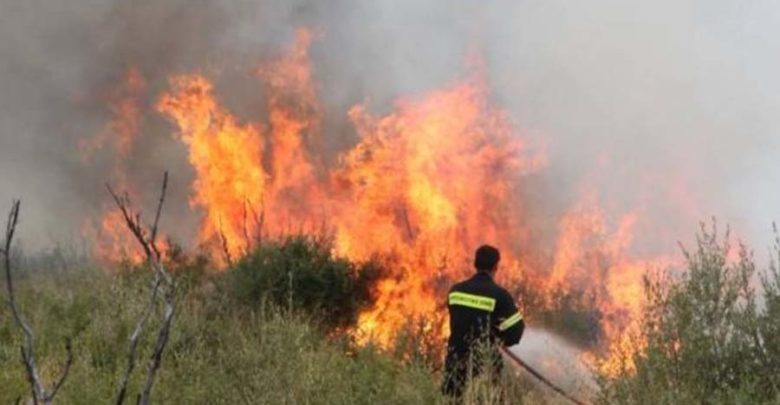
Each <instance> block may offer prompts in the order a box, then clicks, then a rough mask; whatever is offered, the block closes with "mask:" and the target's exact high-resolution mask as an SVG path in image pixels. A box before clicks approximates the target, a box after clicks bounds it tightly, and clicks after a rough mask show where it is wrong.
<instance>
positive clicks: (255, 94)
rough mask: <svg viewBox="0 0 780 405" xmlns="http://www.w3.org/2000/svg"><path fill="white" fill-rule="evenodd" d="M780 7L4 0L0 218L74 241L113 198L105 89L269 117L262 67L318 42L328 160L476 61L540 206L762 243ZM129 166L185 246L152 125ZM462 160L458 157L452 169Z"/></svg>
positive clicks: (191, 220) (168, 164)
mask: <svg viewBox="0 0 780 405" xmlns="http://www.w3.org/2000/svg"><path fill="white" fill-rule="evenodd" d="M779 16H780V5H777V4H776V3H775V2H770V1H754V2H750V3H749V4H748V3H744V2H731V1H723V0H719V1H703V0H700V1H689V2H683V3H680V2H675V1H656V2H624V1H619V0H599V1H591V2H567V1H562V0H552V1H545V2H513V1H503V0H502V1H488V2H473V3H469V2H450V1H419V0H394V1H389V0H388V1H372V2H365V1H357V0H339V1H331V2H319V1H313V0H309V1H302V0H296V1H277V2H271V1H264V2H255V1H248V0H244V1H184V0H168V1H165V2H147V3H143V4H132V5H131V4H129V3H127V2H119V1H109V0H102V1H100V0H77V1H69V2H49V1H43V0H33V1H30V0H25V1H23V0H6V1H4V2H3V3H2V5H0V89H1V90H2V93H0V203H5V202H9V203H10V199H11V198H12V197H16V196H18V197H21V198H22V199H23V200H24V208H23V209H24V211H25V212H24V216H23V218H24V222H25V223H24V224H23V226H22V231H23V233H22V238H23V240H24V242H25V244H26V245H29V246H34V247H43V246H47V245H50V244H51V243H53V242H56V241H67V240H72V238H73V237H74V236H78V235H79V229H80V226H81V224H82V223H83V220H84V218H88V217H90V216H94V215H96V214H97V213H98V212H99V211H100V209H101V207H102V205H103V204H104V203H105V199H106V194H105V191H104V189H103V184H104V183H105V182H106V181H116V180H117V179H116V178H114V176H113V174H112V167H113V166H114V165H115V164H116V159H115V158H114V156H115V155H114V154H113V153H111V151H109V150H102V151H99V152H98V153H97V154H96V155H95V156H92V157H91V158H89V159H87V160H86V162H85V159H84V158H83V157H82V156H81V154H80V153H79V150H78V145H79V141H80V140H82V139H84V138H90V137H93V136H95V135H96V134H99V133H100V132H101V131H104V130H105V126H106V123H107V122H108V121H110V119H111V111H110V108H109V107H108V105H109V100H110V98H111V94H112V89H114V88H115V87H116V86H117V83H119V82H120V81H121V80H122V78H123V77H125V75H126V73H127V71H128V69H129V68H132V67H135V68H137V69H138V70H139V72H140V73H141V74H142V75H143V77H144V79H145V80H146V82H147V83H148V86H147V91H146V92H145V93H144V94H143V95H142V96H140V99H139V103H140V105H141V107H142V108H144V109H145V111H151V110H152V108H151V107H152V106H153V104H154V102H155V101H156V99H157V97H158V96H159V94H160V92H161V91H163V90H165V89H166V87H167V77H168V76H169V75H171V74H176V73H188V72H202V73H204V74H207V75H209V76H210V77H213V78H214V79H215V81H216V87H217V89H218V90H217V91H218V93H219V96H220V99H221V101H222V102H224V104H225V105H227V107H228V108H230V109H231V111H233V112H234V113H236V114H237V115H238V116H239V117H241V118H243V119H246V120H253V119H255V117H256V115H257V112H258V111H262V107H263V102H264V101H263V97H262V91H261V87H260V85H259V84H258V83H256V81H253V80H254V79H253V78H252V69H253V68H254V67H256V66H257V63H258V62H259V61H260V60H262V59H264V58H267V57H268V56H269V55H273V54H274V53H278V52H279V50H280V49H281V48H282V47H284V46H286V45H287V44H289V43H290V42H291V41H292V38H293V36H294V31H295V29H296V28H298V27H300V26H309V27H311V28H312V29H313V30H314V32H315V33H316V36H317V40H316V41H315V43H314V45H313V47H312V51H311V52H312V62H313V65H314V75H315V81H316V83H318V85H319V88H318V91H319V97H320V100H321V102H322V104H323V108H324V120H325V121H324V122H323V128H324V133H325V134H326V136H327V138H326V139H325V141H326V146H325V147H326V148H327V149H328V151H329V153H328V154H327V156H329V157H330V158H332V159H334V160H335V151H338V150H340V149H341V147H342V146H343V145H347V144H351V143H353V142H354V141H355V137H356V134H355V133H354V129H353V128H352V127H351V125H350V124H349V123H348V120H347V118H346V111H347V109H348V108H349V107H350V106H352V105H354V104H356V103H361V102H365V103H366V104H367V105H368V107H369V108H370V109H372V110H374V111H377V112H384V111H387V110H388V109H389V108H390V107H391V105H392V101H393V100H395V99H396V98H398V97H400V96H414V95H416V94H420V93H422V92H424V91H427V90H431V89H435V88H438V87H441V86H442V85H446V84H448V83H451V82H452V81H454V80H457V79H458V78H460V77H463V75H464V74H465V73H467V72H468V70H469V62H467V61H469V60H473V56H474V55H477V56H479V57H481V58H482V60H483V61H484V66H485V67H486V78H487V80H488V82H489V85H490V88H491V91H492V97H493V99H494V101H495V102H496V103H498V104H499V105H501V106H502V107H503V108H505V109H506V110H507V111H508V112H509V115H510V117H511V119H512V121H513V123H514V124H515V125H516V127H517V129H518V132H519V133H521V134H523V136H524V137H526V138H527V139H530V140H531V141H532V143H533V144H535V145H539V147H542V148H544V149H545V150H546V151H547V153H548V157H549V168H548V169H547V170H545V171H544V172H543V174H540V175H539V176H538V178H535V179H534V182H535V184H537V187H536V188H535V190H537V191H535V193H536V194H535V195H533V196H531V197H532V198H534V199H536V204H537V205H538V206H544V207H546V208H545V209H547V210H552V211H555V210H558V211H562V210H564V209H565V207H568V206H569V205H571V203H572V201H574V200H576V199H578V198H579V197H581V194H582V193H583V190H585V189H595V190H597V194H598V199H599V200H600V202H601V203H603V205H605V209H606V210H607V211H608V212H610V213H616V214H619V213H621V212H625V211H629V210H632V209H640V210H642V212H643V214H644V215H643V218H646V220H647V221H648V222H652V224H653V225H654V228H660V229H665V230H668V232H664V233H663V234H662V235H655V236H656V237H655V238H653V240H664V241H665V242H664V243H665V244H661V245H654V246H652V249H659V250H665V251H669V250H672V249H674V242H675V240H676V239H677V238H686V237H688V236H689V235H690V234H691V233H692V232H693V230H694V226H695V222H696V221H697V220H700V219H705V218H706V217H708V216H710V215H715V216H717V217H718V218H719V219H720V220H721V222H728V223H730V224H731V225H732V226H733V227H734V228H735V230H736V232H737V234H738V235H739V236H742V237H745V238H747V239H748V240H750V241H753V242H755V243H757V244H758V246H762V245H763V244H765V243H766V241H768V230H769V224H770V221H771V220H773V219H776V218H779V217H780V215H778V208H777V207H780V191H778V188H777V186H776V185H777V184H779V183H780V170H779V169H780V167H778V161H777V159H776V157H777V156H778V152H780V138H779V137H778V136H777V135H776V131H777V130H778V128H780V121H779V120H780V118H776V117H777V114H775V111H776V110H777V109H778V107H780V96H778V95H780V91H777V90H778V89H777V87H778V85H779V84H780V81H778V80H777V79H776V78H775V76H776V72H777V71H778V70H779V69H778V68H780V52H778V49H777V48H778V45H777V44H778V42H777V41H776V40H775V38H776V37H777V30H776V28H775V27H777V26H779V25H778V24H777V23H778V21H777V20H778V18H780V17H779ZM144 117H145V118H144V121H143V122H142V123H141V127H140V128H141V136H140V137H139V139H138V142H137V143H136V144H135V145H134V147H133V149H132V150H131V151H130V153H129V155H128V156H127V158H126V159H125V160H124V163H122V164H123V165H125V166H126V168H127V171H128V172H130V173H132V183H133V184H134V185H135V187H136V188H137V190H136V191H137V192H139V193H140V195H143V196H144V198H146V199H147V200H145V201H146V203H149V204H151V201H152V200H151V199H152V198H153V196H154V191H156V187H157V181H158V179H159V177H160V173H161V172H162V171H163V170H165V169H167V170H170V171H171V175H172V179H173V180H172V183H171V191H172V193H173V194H172V199H171V200H170V201H169V203H168V208H169V212H168V213H166V216H164V221H166V222H165V223H163V227H165V228H166V229H170V230H171V231H173V233H174V236H176V237H177V238H178V239H179V241H180V242H184V243H187V242H190V239H188V238H189V237H190V235H193V234H194V229H195V224H196V222H197V218H195V217H193V215H192V214H190V213H188V212H187V210H185V209H183V208H182V207H184V206H186V204H187V200H188V194H189V190H188V187H189V184H190V181H191V178H192V172H191V170H192V169H191V168H189V167H188V165H187V164H186V151H185V150H184V147H183V146H182V145H181V144H180V143H179V142H178V141H176V140H175V139H173V138H172V137H171V136H170V133H171V131H172V128H171V126H170V124H169V123H167V122H166V121H165V120H164V119H163V118H162V117H160V116H159V114H155V113H147V114H145V115H144ZM453 158H457V157H453Z"/></svg>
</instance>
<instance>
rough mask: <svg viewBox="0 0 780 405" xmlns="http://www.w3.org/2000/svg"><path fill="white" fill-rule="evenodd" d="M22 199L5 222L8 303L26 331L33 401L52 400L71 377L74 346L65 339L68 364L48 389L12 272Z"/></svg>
mask: <svg viewBox="0 0 780 405" xmlns="http://www.w3.org/2000/svg"><path fill="white" fill-rule="evenodd" d="M20 206H21V202H20V201H19V200H15V201H13V203H12V204H11V211H10V213H9V214H8V220H7V222H6V226H5V242H4V244H3V247H2V248H0V254H2V255H3V264H4V267H5V285H6V291H7V292H8V306H9V307H10V308H11V313H12V314H13V317H14V321H16V323H17V324H18V325H19V327H20V328H21V329H22V332H23V333H24V344H23V345H22V347H21V348H20V349H21V354H22V360H23V361H24V367H25V370H26V371H27V380H28V381H29V382H30V393H31V395H32V400H33V403H34V404H36V405H37V404H38V403H39V402H42V403H43V404H50V403H52V401H53V400H54V396H55V395H57V392H59V390H60V388H61V387H62V384H64V383H65V379H66V378H68V373H69V372H70V366H71V365H72V364H73V347H72V345H71V341H70V339H67V340H66V341H65V351H66V353H67V358H66V360H65V366H64V367H63V369H62V372H61V374H60V378H59V379H58V380H57V382H56V383H55V384H54V388H52V391H51V393H47V392H46V388H45V387H44V385H43V383H41V379H40V376H39V374H38V368H37V366H36V365H35V352H34V351H33V344H34V342H35V335H34V334H33V331H32V328H30V325H29V324H28V323H27V322H26V321H25V320H24V318H22V315H21V313H20V312H19V307H18V306H17V305H16V295H15V291H14V283H13V277H12V276H11V247H12V245H13V239H14V235H15V234H16V226H17V225H18V224H19V209H20Z"/></svg>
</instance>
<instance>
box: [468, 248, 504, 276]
mask: <svg viewBox="0 0 780 405" xmlns="http://www.w3.org/2000/svg"><path fill="white" fill-rule="evenodd" d="M499 260H501V253H499V251H498V249H496V248H494V247H493V246H490V245H482V246H480V247H479V249H477V252H476V253H475V254H474V267H475V268H476V269H477V271H485V272H488V273H494V272H495V271H496V269H497V268H498V262H499Z"/></svg>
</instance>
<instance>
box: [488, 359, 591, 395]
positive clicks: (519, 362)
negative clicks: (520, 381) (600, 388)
mask: <svg viewBox="0 0 780 405" xmlns="http://www.w3.org/2000/svg"><path fill="white" fill-rule="evenodd" d="M501 351H502V352H503V353H504V354H505V355H506V356H507V357H509V358H510V359H511V360H512V361H513V362H514V363H515V364H517V365H518V366H520V367H522V368H523V369H524V370H525V371H527V372H529V373H530V374H531V375H532V376H534V377H536V379H537V380H539V381H541V382H542V383H544V385H546V386H548V387H549V388H551V389H552V390H553V391H555V392H557V393H558V394H560V395H561V396H563V397H564V398H566V399H568V400H569V401H571V402H572V403H574V404H577V405H585V403H584V402H582V401H580V400H578V399H577V398H574V397H572V396H571V395H569V394H568V393H566V391H564V390H563V389H562V388H561V387H559V386H557V385H556V384H555V383H553V382H552V381H550V380H548V379H547V378H546V377H545V376H543V375H542V374H541V373H540V372H538V371H536V370H534V368H533V367H531V366H529V365H528V364H526V362H524V361H523V360H522V359H520V357H518V356H517V355H516V354H514V353H512V351H511V350H509V349H507V348H506V347H502V348H501Z"/></svg>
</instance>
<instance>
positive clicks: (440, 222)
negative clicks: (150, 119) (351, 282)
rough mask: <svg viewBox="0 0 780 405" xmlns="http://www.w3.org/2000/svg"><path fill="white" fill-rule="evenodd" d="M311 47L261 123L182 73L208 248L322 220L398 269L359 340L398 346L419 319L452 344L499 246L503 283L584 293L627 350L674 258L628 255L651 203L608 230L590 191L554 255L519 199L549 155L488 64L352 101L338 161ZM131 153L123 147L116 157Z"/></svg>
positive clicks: (289, 61)
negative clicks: (431, 85)
mask: <svg viewBox="0 0 780 405" xmlns="http://www.w3.org/2000/svg"><path fill="white" fill-rule="evenodd" d="M313 39H314V36H313V35H312V33H311V32H310V31H307V30H300V31H299V32H298V35H297V39H296V41H295V43H294V44H293V45H292V46H291V47H290V48H288V49H286V50H285V51H284V52H283V53H282V54H280V55H278V56H277V57H276V58H274V59H271V60H267V61H265V62H263V63H262V64H261V66H260V68H259V69H256V70H254V73H255V76H256V78H257V79H258V80H259V85H258V91H261V92H262V94H263V97H264V98H265V101H266V102H265V107H266V111H264V112H263V113H262V114H258V117H256V118H254V117H253V120H252V121H249V122H242V120H240V119H239V118H237V117H236V116H234V115H233V114H232V113H231V111H229V110H228V109H227V108H226V107H224V106H223V105H222V104H221V103H220V101H219V100H218V99H217V96H216V94H215V90H214V86H213V85H212V83H211V82H210V81H209V79H208V78H207V77H206V76H203V75H199V74H185V75H177V76H173V77H171V78H170V89H169V91H167V92H165V93H164V94H163V95H162V96H161V97H160V98H159V101H158V103H157V105H156V109H157V111H158V112H159V113H161V114H162V115H163V116H165V117H166V118H168V119H170V121H171V122H172V123H173V124H174V125H175V127H176V131H175V134H174V137H175V139H178V140H180V141H181V142H182V143H183V144H184V145H185V146H186V148H187V151H188V153H189V155H188V156H189V163H190V164H191V165H192V167H193V168H194V172H195V179H194V181H193V183H192V193H191V198H190V204H191V206H192V208H193V209H195V210H197V211H198V212H200V213H202V222H201V227H200V232H199V236H198V239H197V241H198V242H199V243H200V244H201V245H202V246H205V247H206V249H208V250H209V251H210V252H211V253H212V256H214V257H215V259H216V260H217V261H219V262H220V263H221V264H223V265H225V264H228V263H229V262H230V260H231V259H232V258H236V257H238V256H240V255H241V254H242V253H243V252H245V251H246V250H248V249H249V248H251V247H252V246H253V244H254V243H256V242H257V240H258V238H260V237H262V235H264V234H268V233H271V234H281V233H285V232H289V231H290V230H291V229H293V227H297V228H298V229H302V228H305V227H309V229H315V228H316V227H317V226H318V225H321V224H325V226H327V228H328V229H329V230H331V231H332V234H333V237H334V249H335V250H336V253H337V254H339V255H342V256H345V257H348V258H350V259H353V260H357V261H362V260H367V259H369V258H372V257H376V256H379V257H381V258H383V260H384V261H385V265H386V267H387V270H388V273H387V275H386V277H385V278H384V279H382V280H380V281H379V282H378V283H377V285H376V286H375V288H376V301H375V302H374V303H373V306H372V307H371V308H369V309H368V310H366V311H365V312H363V313H362V314H361V315H360V317H359V320H358V326H357V331H356V334H357V335H359V336H361V337H363V338H369V337H370V338H372V339H373V340H375V341H377V342H379V343H380V344H389V343H390V342H391V341H392V339H393V337H394V336H395V334H396V333H397V332H398V331H399V330H401V329H402V328H404V327H405V326H407V325H408V323H409V322H411V321H417V320H423V321H425V324H426V326H425V327H426V328H428V330H429V331H430V332H432V333H433V334H437V335H438V336H443V334H444V330H445V327H446V324H445V322H444V319H443V317H442V314H443V311H442V309H443V297H444V295H445V292H446V290H447V289H448V288H449V287H450V285H451V284H452V282H454V281H455V280H457V279H460V278H463V277H465V276H467V275H468V274H470V273H471V271H472V270H471V266H470V258H471V255H472V252H473V250H474V248H475V247H477V246H479V245H480V244H483V243H490V244H493V245H495V246H497V247H499V248H500V249H501V250H502V256H503V259H502V272H501V277H502V279H503V280H504V282H505V283H506V284H508V285H511V284H512V283H517V282H521V280H522V282H532V283H534V286H533V287H534V289H536V290H539V291H542V293H543V294H547V298H551V297H552V295H553V294H554V291H556V289H561V288H562V289H563V290H575V289H577V290H581V291H587V292H588V293H589V294H591V295H592V296H593V299H594V301H595V303H596V306H597V307H598V309H599V310H600V311H601V313H602V314H603V317H602V325H601V327H602V330H603V333H604V335H605V336H606V337H607V339H608V340H610V341H619V336H620V334H621V333H622V331H624V330H625V328H626V327H627V326H628V325H629V323H630V320H632V319H636V318H637V316H638V314H639V313H640V309H641V291H640V288H641V275H642V274H643V272H644V269H645V268H646V267H647V266H653V265H655V266H663V265H665V264H666V263H668V259H666V258H642V259H640V258H633V257H632V256H631V254H630V250H631V246H632V242H633V235H634V233H635V229H636V227H637V226H638V224H639V223H641V222H642V217H641V211H640V210H636V211H635V212H628V213H626V214H625V215H623V216H622V217H619V218H618V221H617V223H615V224H611V223H610V222H609V221H608V220H607V218H606V216H605V214H604V212H603V211H602V210H601V208H600V206H599V204H598V201H597V199H596V197H595V193H585V194H584V197H583V198H581V199H580V201H578V202H576V203H575V204H573V206H572V208H571V209H570V210H568V212H566V213H565V214H564V215H563V216H562V217H561V218H560V219H559V220H558V221H557V223H558V229H557V231H558V232H557V242H556V243H555V246H553V247H550V248H547V249H546V250H544V248H543V246H542V244H541V243H540V242H538V241H535V240H534V235H535V234H536V233H538V229H536V228H535V227H534V226H532V225H531V224H536V223H538V221H533V220H532V219H533V218H529V217H528V216H529V211H528V209H527V207H526V202H525V200H524V199H523V197H522V195H523V194H522V191H523V190H524V187H526V185H527V182H526V180H527V178H528V176H531V175H534V174H535V173H539V172H540V171H542V170H544V168H545V167H546V165H547V161H548V158H547V156H546V154H545V153H544V152H543V151H542V150H540V149H538V148H534V147H533V146H532V145H530V144H528V142H527V141H525V140H524V139H525V138H524V137H523V136H522V134H521V133H518V132H517V131H516V129H515V128H514V126H513V125H512V123H511V122H510V119H509V117H508V115H507V113H506V112H505V111H503V110H502V109H501V108H499V107H497V106H495V105H494V104H493V103H492V102H491V99H490V95H489V92H488V86H487V80H486V79H485V74H484V72H483V70H482V69H481V68H480V67H479V65H478V66H477V67H476V68H474V69H473V71H472V72H471V74H469V75H467V76H466V77H465V79H463V80H461V81H458V82H455V83H451V84H450V85H448V86H445V87H443V88H441V89H438V90H435V91H432V92H429V93H427V94H422V95H416V96H414V97H406V98H402V99H400V100H398V101H397V102H396V103H395V104H394V108H393V110H392V111H391V112H389V113H387V114H385V115H379V116H377V115H373V114H372V113H371V112H370V111H369V108H368V107H367V106H365V105H356V106H354V107H352V108H351V109H349V111H348V113H347V115H348V118H349V120H350V122H351V123H352V125H353V127H354V130H355V132H356V133H357V135H358V140H357V141H356V143H355V144H354V145H353V146H351V147H349V148H347V149H346V150H344V151H342V152H341V153H340V154H339V156H338V159H337V163H336V164H335V165H333V166H332V167H326V166H325V165H324V164H323V162H324V161H327V159H324V158H325V156H324V155H323V153H324V152H322V150H323V148H322V147H321V144H322V143H323V142H324V140H325V139H326V138H325V136H324V135H325V134H323V128H322V125H321V122H322V109H321V108H320V105H319V101H318V94H317V86H316V85H315V83H314V81H313V79H312V70H313V67H312V64H311V62H310V60H309V56H308V51H309V48H310V46H311V44H312V40H313ZM131 82H134V81H133V80H129V82H128V83H131ZM120 105H124V104H120ZM128 105H129V104H128ZM113 110H114V111H115V112H116V113H117V114H118V116H121V117H126V119H128V120H129V121H128V122H127V123H121V124H114V125H112V128H113V129H114V132H116V133H117V136H118V137H119V138H120V139H124V135H122V134H124V132H125V131H127V132H134V131H136V130H137V125H136V124H132V123H131V122H135V121H137V120H138V118H139V116H138V112H137V111H138V110H137V109H135V108H131V107H129V106H124V107H121V108H115V109H113ZM133 120H135V121H133ZM128 145H130V144H129V143H127V142H125V141H122V140H119V141H117V150H118V151H120V153H126V152H122V151H125V150H126V149H127V148H129V146H128ZM331 160H332V159H331ZM106 218H107V219H106V220H108V221H110V217H106ZM108 226H111V227H113V226H115V224H110V225H108ZM528 317H529V318H531V319H533V314H532V313H531V314H529V315H528Z"/></svg>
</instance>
